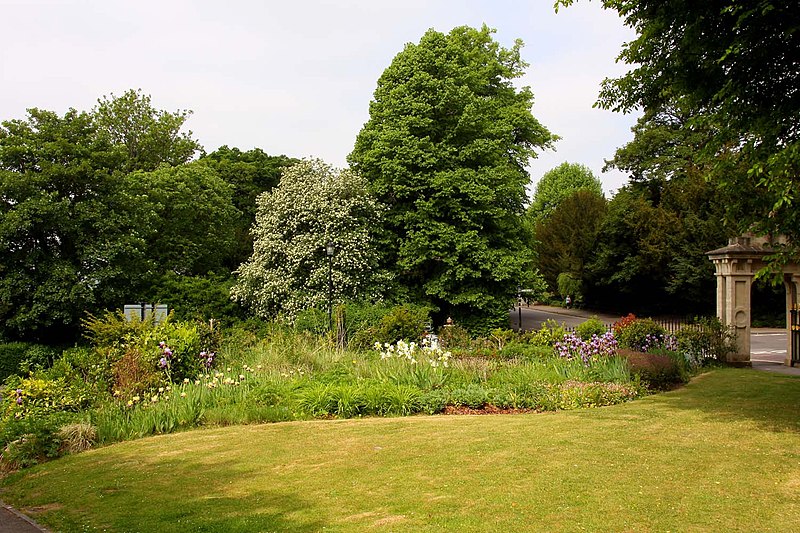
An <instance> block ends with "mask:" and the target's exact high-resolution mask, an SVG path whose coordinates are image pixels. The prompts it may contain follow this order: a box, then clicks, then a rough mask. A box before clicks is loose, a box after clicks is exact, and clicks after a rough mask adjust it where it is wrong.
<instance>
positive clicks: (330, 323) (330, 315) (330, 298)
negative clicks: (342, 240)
mask: <svg viewBox="0 0 800 533" xmlns="http://www.w3.org/2000/svg"><path fill="white" fill-rule="evenodd" d="M333 252H334V249H333V243H332V242H330V241H328V244H327V245H325V254H326V255H327V256H328V331H330V332H333Z"/></svg>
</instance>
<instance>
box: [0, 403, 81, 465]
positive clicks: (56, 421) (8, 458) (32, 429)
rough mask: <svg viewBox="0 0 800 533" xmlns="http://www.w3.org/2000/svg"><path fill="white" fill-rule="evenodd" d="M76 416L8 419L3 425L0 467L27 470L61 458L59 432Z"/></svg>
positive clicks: (58, 414)
mask: <svg viewBox="0 0 800 533" xmlns="http://www.w3.org/2000/svg"><path fill="white" fill-rule="evenodd" d="M74 416H75V415H74V414H73V413H64V412H52V413H48V414H46V415H42V416H34V417H22V418H15V417H10V418H5V419H3V420H2V421H1V422H0V446H1V447H2V448H0V449H2V452H0V464H2V466H3V468H5V469H12V470H13V469H18V468H26V467H29V466H32V465H35V464H38V463H40V462H43V461H46V460H48V459H53V458H56V457H59V456H60V455H61V438H60V437H59V435H58V431H59V429H60V428H61V427H63V426H64V425H65V424H68V423H69V422H70V420H71V419H72V418H73V417H74Z"/></svg>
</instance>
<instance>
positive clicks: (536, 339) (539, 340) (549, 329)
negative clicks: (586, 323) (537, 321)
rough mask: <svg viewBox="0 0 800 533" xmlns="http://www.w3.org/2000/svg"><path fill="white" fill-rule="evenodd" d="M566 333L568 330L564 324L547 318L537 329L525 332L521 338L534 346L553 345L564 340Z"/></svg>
mask: <svg viewBox="0 0 800 533" xmlns="http://www.w3.org/2000/svg"><path fill="white" fill-rule="evenodd" d="M566 334H567V330H566V329H565V328H564V325H563V324H559V323H558V322H556V321H555V320H547V321H546V322H545V323H544V324H542V327H540V328H539V329H538V330H537V331H528V332H526V333H523V335H522V338H521V339H522V341H524V342H527V343H529V344H533V345H534V346H549V347H553V346H555V344H556V343H557V342H559V341H560V340H562V339H563V338H564V335H566Z"/></svg>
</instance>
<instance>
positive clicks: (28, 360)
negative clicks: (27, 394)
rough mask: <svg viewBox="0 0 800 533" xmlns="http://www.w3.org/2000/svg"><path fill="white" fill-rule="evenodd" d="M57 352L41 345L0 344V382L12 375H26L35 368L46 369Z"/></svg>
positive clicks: (24, 343)
mask: <svg viewBox="0 0 800 533" xmlns="http://www.w3.org/2000/svg"><path fill="white" fill-rule="evenodd" d="M58 353H59V350H58V349H57V348H54V347H52V346H45V345H43V344H30V343H27V342H9V343H3V344H0V382H2V381H3V380H5V379H6V378H7V377H8V376H10V375H12V374H20V375H24V374H27V373H28V371H29V370H32V369H33V368H36V367H47V366H50V364H52V362H53V360H54V359H55V358H56V357H57V356H58Z"/></svg>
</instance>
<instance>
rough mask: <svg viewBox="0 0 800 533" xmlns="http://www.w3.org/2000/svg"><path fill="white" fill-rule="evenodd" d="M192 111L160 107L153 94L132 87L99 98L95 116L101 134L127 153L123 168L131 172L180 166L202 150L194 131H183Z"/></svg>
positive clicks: (124, 157)
mask: <svg viewBox="0 0 800 533" xmlns="http://www.w3.org/2000/svg"><path fill="white" fill-rule="evenodd" d="M191 113H192V112H191V111H188V110H178V111H174V112H169V111H163V110H160V109H156V108H154V107H153V105H152V103H151V99H150V96H149V95H146V94H142V92H141V89H140V90H133V89H130V90H128V91H126V92H125V93H123V94H122V95H121V96H115V95H113V94H112V95H111V96H104V97H103V98H102V99H100V100H98V105H97V107H96V108H95V109H94V111H93V116H94V118H95V121H96V124H97V128H98V131H99V133H100V134H102V135H105V136H107V138H108V140H109V141H110V142H111V143H112V144H113V145H114V146H115V147H117V148H118V149H119V150H120V151H121V152H122V153H123V154H124V155H123V161H124V163H123V165H122V169H121V170H123V171H125V172H131V171H133V170H155V169H156V168H157V167H158V166H159V165H161V164H167V165H169V166H176V165H180V164H182V163H186V162H188V161H190V160H191V159H193V158H194V156H195V155H196V154H197V153H199V152H201V151H202V147H201V146H200V144H199V143H198V142H197V141H196V140H195V139H192V132H191V131H186V132H184V131H181V129H182V128H183V126H184V124H185V123H186V120H187V119H188V118H189V116H190V115H191Z"/></svg>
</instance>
